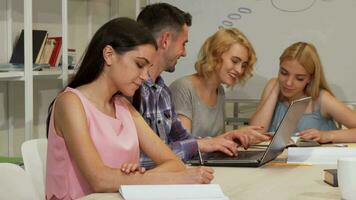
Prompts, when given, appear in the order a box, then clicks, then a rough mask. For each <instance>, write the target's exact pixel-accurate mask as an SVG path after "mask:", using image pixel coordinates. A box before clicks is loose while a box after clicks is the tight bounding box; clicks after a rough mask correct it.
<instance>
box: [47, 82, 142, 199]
mask: <svg viewBox="0 0 356 200" xmlns="http://www.w3.org/2000/svg"><path fill="white" fill-rule="evenodd" d="M68 91H70V92H73V93H74V94H76V95H77V96H78V97H79V98H80V100H81V102H82V104H83V107H84V110H85V114H86V117H87V122H88V126H89V127H88V128H89V135H90V137H91V139H92V140H93V143H94V145H95V147H96V150H97V151H98V153H99V155H100V157H101V159H102V161H103V162H104V164H105V165H106V166H109V167H113V168H118V167H120V166H121V164H123V163H138V162H139V143H138V138H137V131H136V127H135V124H134V122H133V119H132V117H131V114H130V112H129V110H128V107H127V103H126V102H125V101H123V98H124V97H120V96H117V97H114V98H115V100H114V105H115V110H116V118H112V117H110V116H108V115H106V114H104V113H102V112H101V111H99V110H98V109H97V108H96V107H95V106H94V105H93V104H92V103H91V102H90V101H89V100H88V99H87V98H86V97H85V96H84V95H83V94H81V93H80V91H79V90H76V89H72V88H67V89H66V90H65V92H68ZM53 113H54V112H52V114H51V119H50V124H49V132H48V149H47V171H46V198H47V199H51V198H52V197H56V198H58V199H77V198H79V197H82V196H85V195H88V194H90V193H93V191H92V189H91V188H90V186H89V184H88V183H87V181H86V180H85V179H84V177H83V176H82V174H81V172H80V171H79V169H78V167H77V165H76V163H75V161H74V160H73V159H72V158H71V157H70V155H69V153H68V149H67V148H66V144H65V142H64V139H63V138H62V137H60V136H58V135H57V133H56V130H55V127H54V119H53V117H54V115H53Z"/></svg>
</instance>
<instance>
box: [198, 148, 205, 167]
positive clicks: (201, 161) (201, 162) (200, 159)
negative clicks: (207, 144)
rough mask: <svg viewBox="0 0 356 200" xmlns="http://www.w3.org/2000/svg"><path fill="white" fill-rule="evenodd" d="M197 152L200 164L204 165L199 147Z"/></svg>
mask: <svg viewBox="0 0 356 200" xmlns="http://www.w3.org/2000/svg"><path fill="white" fill-rule="evenodd" d="M198 154H199V162H200V165H204V160H203V156H202V155H201V152H200V149H198Z"/></svg>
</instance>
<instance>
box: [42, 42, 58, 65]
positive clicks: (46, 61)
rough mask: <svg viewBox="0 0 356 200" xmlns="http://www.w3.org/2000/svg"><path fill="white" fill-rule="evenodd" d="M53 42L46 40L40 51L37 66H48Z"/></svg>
mask: <svg viewBox="0 0 356 200" xmlns="http://www.w3.org/2000/svg"><path fill="white" fill-rule="evenodd" d="M54 44H55V40H54V39H51V38H47V40H46V43H45V46H44V48H43V51H42V55H41V58H40V61H39V64H49V60H50V58H51V54H52V51H53V48H54Z"/></svg>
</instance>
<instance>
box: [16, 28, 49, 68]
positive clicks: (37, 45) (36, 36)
mask: <svg viewBox="0 0 356 200" xmlns="http://www.w3.org/2000/svg"><path fill="white" fill-rule="evenodd" d="M47 36H48V33H47V31H45V30H33V31H32V54H33V58H32V62H33V63H37V64H39V61H40V58H41V55H42V51H43V48H44V45H45V43H46V39H47ZM24 46H25V45H24V30H22V31H21V34H20V37H19V39H18V40H17V42H16V44H15V47H14V50H13V52H12V55H11V58H10V63H13V64H24V57H25V56H24V55H25V51H24Z"/></svg>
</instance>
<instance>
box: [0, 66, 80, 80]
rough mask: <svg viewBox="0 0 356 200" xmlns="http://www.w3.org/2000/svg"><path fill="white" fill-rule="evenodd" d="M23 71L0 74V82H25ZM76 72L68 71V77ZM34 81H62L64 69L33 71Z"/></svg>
mask: <svg viewBox="0 0 356 200" xmlns="http://www.w3.org/2000/svg"><path fill="white" fill-rule="evenodd" d="M24 74H25V73H24V72H23V71H13V72H0V81H23V80H24ZM74 74H75V70H73V69H71V70H68V75H69V76H73V75H74ZM33 78H34V79H62V69H58V68H53V69H42V70H41V71H33Z"/></svg>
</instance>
